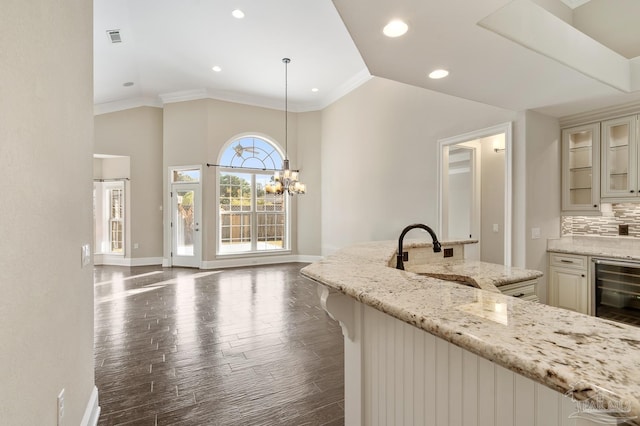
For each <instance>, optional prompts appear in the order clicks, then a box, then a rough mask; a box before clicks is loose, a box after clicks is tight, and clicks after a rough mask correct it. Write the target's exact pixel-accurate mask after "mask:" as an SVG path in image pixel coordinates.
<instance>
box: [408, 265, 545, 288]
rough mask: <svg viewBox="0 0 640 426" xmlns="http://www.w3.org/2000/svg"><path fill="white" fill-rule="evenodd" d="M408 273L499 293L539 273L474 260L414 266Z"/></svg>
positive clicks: (539, 273) (533, 277)
mask: <svg viewBox="0 0 640 426" xmlns="http://www.w3.org/2000/svg"><path fill="white" fill-rule="evenodd" d="M406 270H407V271H409V272H414V273H416V274H420V275H426V276H428V277H432V278H440V279H443V280H447V281H456V282H461V283H467V284H469V285H471V286H472V287H476V288H479V289H482V290H486V291H492V292H494V293H499V292H500V290H499V289H498V287H501V286H503V285H508V284H514V283H518V282H522V281H528V280H533V279H536V278H540V277H541V276H542V275H543V274H542V272H540V271H534V270H530V269H522V268H515V267H508V266H504V265H497V264H495V263H487V262H480V261H474V260H452V261H447V260H443V261H441V262H435V263H427V264H423V265H414V266H411V267H407V268H406Z"/></svg>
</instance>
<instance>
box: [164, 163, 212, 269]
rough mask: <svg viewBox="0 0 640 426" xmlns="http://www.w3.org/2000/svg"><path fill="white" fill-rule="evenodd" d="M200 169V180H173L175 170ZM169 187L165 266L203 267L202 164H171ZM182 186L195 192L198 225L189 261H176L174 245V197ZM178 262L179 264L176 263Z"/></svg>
mask: <svg viewBox="0 0 640 426" xmlns="http://www.w3.org/2000/svg"><path fill="white" fill-rule="evenodd" d="M194 169H196V170H199V171H200V179H199V181H198V182H173V181H172V177H173V172H174V171H180V170H194ZM168 180H169V184H168V189H169V191H168V192H167V199H168V202H167V204H166V205H167V207H168V210H169V213H168V220H167V221H166V222H165V235H167V236H168V244H169V257H168V264H167V265H163V266H169V267H172V266H186V267H193V268H201V267H202V234H203V224H202V209H203V201H202V165H194V166H170V167H169V168H168ZM180 188H185V189H193V190H194V192H195V199H196V203H195V210H194V223H195V225H196V229H195V231H196V232H194V242H193V243H194V256H193V258H192V259H191V260H190V261H188V262H182V261H178V262H176V259H175V258H176V257H177V255H176V252H175V251H176V248H175V247H174V241H175V239H174V235H173V233H174V227H173V226H174V225H175V224H174V214H175V211H174V199H175V198H174V197H175V195H176V194H175V192H176V191H177V190H179V189H180ZM176 263H177V264H176Z"/></svg>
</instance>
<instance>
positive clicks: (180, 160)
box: [163, 99, 321, 261]
mask: <svg viewBox="0 0 640 426" xmlns="http://www.w3.org/2000/svg"><path fill="white" fill-rule="evenodd" d="M320 117H321V116H320V114H319V113H305V114H297V113H291V112H290V113H289V147H288V154H289V158H290V159H291V162H292V166H293V167H296V168H299V169H300V170H301V173H300V175H301V180H302V181H304V182H305V183H306V184H307V190H308V193H307V194H306V195H304V196H301V197H294V198H293V199H292V209H291V213H292V217H293V220H292V235H291V245H292V250H293V253H294V254H298V253H300V254H310V255H317V254H319V246H320V243H319V235H320V234H319V226H320V221H319V219H318V212H317V211H318V206H319V204H320V185H319V184H320V172H319V162H318V152H319V148H318V145H319V134H318V129H319V127H320V126H319V120H320ZM247 134H253V135H257V136H264V137H267V138H268V139H270V140H272V141H274V142H275V143H277V144H279V145H280V147H281V148H282V150H283V151H284V145H285V134H284V112H283V111H279V110H273V109H268V108H260V107H255V106H250V105H242V104H236V103H231V102H224V101H219V100H214V99H203V100H197V101H189V102H177V103H171V104H167V105H165V107H164V141H163V144H164V145H163V146H164V158H163V162H164V167H163V168H164V170H165V172H164V175H165V178H164V182H165V183H164V185H165V192H164V193H165V194H167V193H168V188H166V186H167V184H168V183H167V182H168V181H167V177H166V170H167V169H168V167H171V166H187V165H202V167H203V187H202V188H203V206H204V209H203V215H202V217H203V228H202V230H203V234H202V237H203V241H202V249H203V260H204V261H213V260H215V259H216V239H217V210H216V207H215V197H216V173H217V169H216V168H215V167H209V168H207V167H206V163H217V162H218V156H219V155H220V152H221V150H222V148H223V147H225V145H226V144H227V143H228V142H230V141H231V140H233V139H235V138H236V137H239V136H243V135H247ZM314 184H317V186H315V185H314ZM165 203H168V200H165ZM299 210H300V211H301V212H302V214H303V215H304V219H302V220H301V223H300V226H298V221H297V217H298V211H299ZM169 214H170V212H169V208H168V206H166V208H165V215H166V217H165V220H169V216H168V215H169ZM169 238H170V236H169V235H167V236H165V242H164V243H165V249H164V256H165V258H168V257H169V251H170V246H171V242H170V239H169ZM299 244H300V249H299V248H298V245H299ZM315 250H318V251H317V252H315Z"/></svg>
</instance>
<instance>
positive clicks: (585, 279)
mask: <svg viewBox="0 0 640 426" xmlns="http://www.w3.org/2000/svg"><path fill="white" fill-rule="evenodd" d="M589 293H590V292H589V264H588V257H587V256H577V255H570V254H560V253H549V297H548V299H549V304H550V305H551V306H557V307H558V308H564V309H570V310H572V311H575V312H580V313H583V314H591V312H590V311H591V309H590V304H589V299H590V294H589Z"/></svg>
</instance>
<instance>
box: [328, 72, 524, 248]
mask: <svg viewBox="0 0 640 426" xmlns="http://www.w3.org/2000/svg"><path fill="white" fill-rule="evenodd" d="M515 117H516V114H515V113H514V112H513V111H508V110H504V109H501V108H495V107H491V106H487V105H484V104H480V103H476V102H472V101H468V100H464V99H461V98H456V97H453V96H448V95H444V94H441V93H437V92H432V91H429V90H425V89H420V88H416V87H412V86H408V85H404V84H401V83H397V82H393V81H390V80H385V79H382V78H373V79H371V80H370V81H368V82H367V83H365V84H363V85H362V86H360V87H359V88H357V89H356V90H354V91H353V92H351V93H349V94H348V95H346V96H345V97H343V98H341V99H340V100H338V101H337V102H335V103H334V104H332V105H331V106H329V107H328V108H326V109H325V110H323V111H322V151H321V152H322V252H323V254H328V253H331V252H333V251H335V250H336V249H338V248H340V247H343V246H345V245H348V244H351V243H354V242H357V241H370V240H386V239H396V238H397V237H398V235H399V234H400V231H401V230H402V229H403V227H404V226H406V225H408V224H410V223H415V222H421V223H426V224H428V225H431V226H432V227H437V217H438V216H437V209H438V199H437V157H438V146H437V141H438V139H442V138H445V137H451V136H456V135H460V134H463V133H466V132H469V131H473V130H478V129H482V128H486V127H489V126H493V125H496V124H499V123H504V122H507V121H511V120H513V119H515ZM345 175H346V176H347V177H348V178H346V179H345ZM414 232H416V233H418V232H419V231H414ZM415 237H419V235H415Z"/></svg>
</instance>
